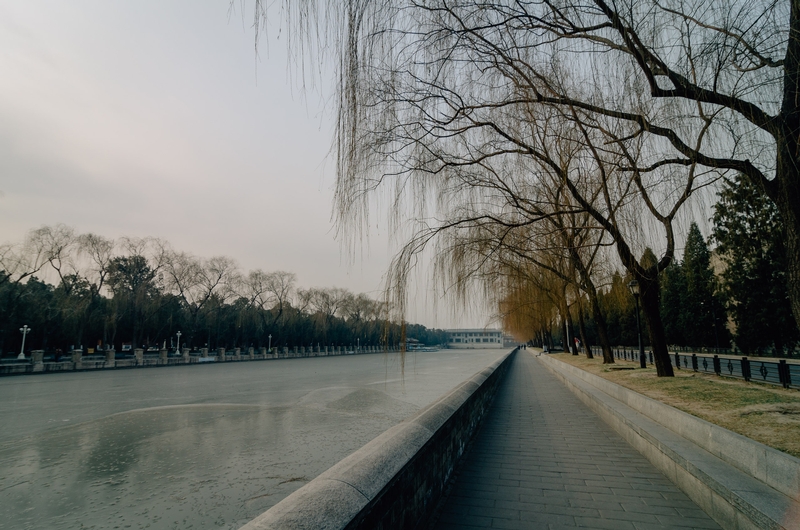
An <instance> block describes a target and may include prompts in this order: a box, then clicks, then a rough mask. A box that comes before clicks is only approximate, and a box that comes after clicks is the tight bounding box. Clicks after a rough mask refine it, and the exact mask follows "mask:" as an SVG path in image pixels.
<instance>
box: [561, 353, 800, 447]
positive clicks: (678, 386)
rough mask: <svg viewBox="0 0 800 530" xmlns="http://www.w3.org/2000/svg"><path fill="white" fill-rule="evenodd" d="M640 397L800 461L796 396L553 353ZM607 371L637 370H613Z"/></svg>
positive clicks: (734, 382) (767, 387) (798, 397)
mask: <svg viewBox="0 0 800 530" xmlns="http://www.w3.org/2000/svg"><path fill="white" fill-rule="evenodd" d="M553 357H554V358H556V359H558V360H560V361H564V362H567V363H569V364H571V365H573V366H577V367H579V368H582V369H583V370H586V371H587V372H591V373H593V374H596V375H599V376H600V377H603V378H605V379H608V380H609V381H613V382H615V383H617V384H620V385H622V386H624V387H626V388H629V389H631V390H633V391H635V392H639V393H640V394H644V395H645V396H648V397H650V398H653V399H657V400H659V401H661V402H663V403H666V404H668V405H672V406H673V407H675V408H677V409H680V410H682V411H684V412H688V413H689V414H693V415H695V416H697V417H698V418H702V419H704V420H706V421H709V422H711V423H715V424H717V425H719V426H721V427H725V428H726V429H730V430H731V431H734V432H737V433H739V434H742V435H744V436H747V437H748V438H752V439H753V440H756V441H758V442H761V443H763V444H765V445H768V446H770V447H773V448H775V449H778V450H780V451H784V452H786V453H789V454H790V455H793V456H796V457H800V392H798V391H797V390H786V389H783V388H781V387H776V386H773V385H766V384H762V383H753V382H749V383H748V382H745V381H742V380H737V379H728V378H725V377H719V376H715V375H708V374H701V373H695V372H692V371H690V370H676V374H675V377H661V378H660V377H657V376H656V370H655V368H646V369H641V368H638V365H639V363H638V361H637V362H628V361H620V360H617V361H616V363H615V364H613V365H604V364H603V361H602V359H587V358H586V357H585V356H583V355H580V356H573V355H565V354H563V353H562V354H556V355H553ZM610 367H616V368H623V367H636V368H635V369H634V370H619V369H618V370H614V369H609V368H610Z"/></svg>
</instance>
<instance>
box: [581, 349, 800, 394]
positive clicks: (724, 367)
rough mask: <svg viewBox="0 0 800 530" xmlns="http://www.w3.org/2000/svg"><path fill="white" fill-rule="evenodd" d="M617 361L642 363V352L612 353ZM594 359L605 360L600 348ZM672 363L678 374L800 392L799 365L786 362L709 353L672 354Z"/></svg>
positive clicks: (649, 356) (647, 356) (649, 360)
mask: <svg viewBox="0 0 800 530" xmlns="http://www.w3.org/2000/svg"><path fill="white" fill-rule="evenodd" d="M612 352H613V354H614V358H615V359H619V360H624V361H635V362H638V361H639V352H638V351H637V350H635V349H633V348H614V349H612ZM592 355H594V356H596V357H597V356H600V357H602V355H603V352H602V350H601V349H600V348H599V347H593V348H592ZM669 357H670V363H671V364H672V366H673V367H674V368H677V369H678V370H692V371H694V372H702V373H708V374H712V373H713V374H716V375H719V376H723V377H733V378H735V379H743V380H745V381H758V382H760V383H769V384H773V385H781V386H782V387H783V388H800V363H797V362H791V361H789V362H787V361H786V360H785V359H762V358H756V359H752V358H748V357H734V356H723V357H720V356H719V355H712V354H706V353H682V352H678V351H676V352H674V353H671V354H670V356H669ZM645 359H646V361H647V364H649V365H653V352H652V351H647V352H645Z"/></svg>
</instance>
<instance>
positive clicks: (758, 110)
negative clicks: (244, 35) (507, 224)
mask: <svg viewBox="0 0 800 530" xmlns="http://www.w3.org/2000/svg"><path fill="white" fill-rule="evenodd" d="M280 5H281V6H283V14H284V15H285V18H286V21H287V23H286V27H287V28H288V29H289V30H290V40H291V41H292V42H293V45H294V47H293V48H292V50H293V53H294V54H295V56H296V57H298V58H299V59H300V61H301V71H304V72H308V73H311V72H313V70H314V68H315V65H317V64H321V63H320V62H319V61H321V62H322V64H326V63H325V61H327V60H328V59H333V60H334V64H335V65H336V80H337V99H336V102H337V110H338V115H337V116H338V118H337V131H336V132H337V135H336V146H335V153H336V156H337V174H338V176H337V191H336V218H337V221H338V227H339V229H340V231H341V233H344V234H347V235H349V236H352V237H353V238H354V240H358V239H359V238H360V237H361V236H362V231H363V229H364V227H366V226H368V221H369V215H370V205H372V204H374V202H375V201H377V202H380V203H381V204H382V205H384V213H387V214H388V218H389V220H390V221H391V227H390V231H391V232H392V233H397V234H410V236H409V237H408V238H407V240H406V245H405V246H404V247H403V249H402V250H401V252H400V253H399V255H398V257H397V259H396V260H395V262H394V264H393V266H392V270H391V271H390V275H389V282H388V285H389V287H390V289H391V291H392V292H393V293H395V295H396V297H397V299H398V301H399V302H400V303H399V304H398V305H397V307H399V308H400V309H402V307H403V306H402V302H403V300H404V293H405V286H406V285H407V281H408V278H409V273H410V269H411V267H412V265H413V264H414V263H415V260H416V259H417V258H418V257H419V255H420V253H421V252H422V251H423V250H424V249H426V248H428V246H429V243H431V242H432V241H434V240H435V239H436V238H437V237H439V235H441V234H442V233H444V232H447V231H449V230H452V229H453V228H454V227H457V226H459V225H461V224H462V223H463V222H464V220H465V219H466V220H469V222H483V221H485V222H487V223H488V222H499V223H500V224H502V221H501V220H497V219H496V218H495V217H496V212H498V211H504V210H505V209H508V208H516V209H520V210H522V211H525V212H526V213H530V214H531V217H532V218H533V219H536V217H537V214H536V213H535V208H531V206H532V205H533V204H535V203H536V201H538V200H540V199H539V197H540V195H539V194H537V193H536V190H537V189H538V188H540V187H542V186H543V185H545V184H544V182H545V181H547V180H549V179H551V178H552V177H553V175H555V176H557V178H558V179H559V180H560V182H561V183H562V184H563V186H564V189H565V191H566V193H568V194H569V195H570V197H571V202H572V203H573V204H574V205H575V207H576V208H578V209H580V210H581V211H584V212H586V213H587V214H588V215H589V216H590V217H591V219H592V222H593V223H594V224H595V225H596V226H597V227H599V229H601V230H603V231H604V232H605V233H606V235H607V237H608V239H609V240H610V241H611V242H613V244H614V248H615V251H616V256H617V259H618V260H619V261H620V262H621V263H622V265H623V266H624V267H625V268H626V269H627V271H628V272H629V273H630V274H631V276H632V277H633V278H634V279H636V280H638V282H639V284H640V286H641V288H642V302H643V311H644V314H645V322H646V324H647V328H648V330H649V333H650V337H651V342H652V344H653V353H654V357H655V360H656V367H657V370H658V373H659V375H671V374H672V368H671V366H670V364H669V362H668V355H667V351H666V343H665V339H664V330H663V325H662V323H661V320H660V315H659V312H658V306H659V301H658V293H659V288H658V273H659V271H661V270H663V269H664V268H665V267H666V266H667V265H669V263H670V262H671V261H672V259H673V253H674V248H675V233H674V227H673V224H674V222H675V219H676V216H677V215H678V212H679V211H680V210H681V209H682V208H683V207H684V206H685V205H686V204H687V202H689V200H690V198H691V197H692V196H696V195H697V192H698V190H700V189H702V188H703V187H705V186H708V185H710V184H713V183H714V182H716V181H717V180H718V179H719V178H720V176H721V175H725V174H727V173H728V172H740V173H742V174H744V175H746V176H747V177H748V178H749V179H751V180H752V181H753V182H755V183H756V184H757V185H758V186H759V189H761V190H763V193H765V194H766V195H768V196H769V197H770V198H771V199H772V200H773V201H774V202H775V203H776V205H777V206H778V209H779V210H780V212H781V215H782V216H783V218H784V221H785V223H786V226H787V251H788V253H789V255H790V259H789V262H790V263H791V268H790V271H789V275H788V284H789V293H790V298H791V300H792V308H793V311H794V313H795V315H796V316H798V317H800V172H799V171H800V170H798V164H797V162H798V157H800V149H798V145H800V112H799V111H798V102H800V96H798V91H799V90H800V88H798V87H799V85H798V81H800V75H799V74H800V62H798V61H799V59H800V54H799V53H798V51H800V50H798V46H800V38H798V35H800V3H798V2H788V1H781V2H778V1H775V2H762V3H756V4H753V3H752V2H748V3H745V2H738V1H736V0H722V1H714V2H707V1H701V0H667V1H666V2H661V3H654V2H640V1H638V0H620V1H617V2H607V1H605V0H592V1H590V2H588V3H577V4H576V3H571V2H564V1H555V2H553V1H548V0H544V1H532V2H492V3H489V4H487V3H485V2H469V1H466V2H459V3H450V2H444V1H437V0H431V1H425V2H415V1H408V2H407V1H402V0H401V1H388V0H374V1H368V0H347V1H343V2H332V1H312V0H305V1H303V0H298V1H295V2H292V1H289V0H284V2H282V3H280ZM267 15H268V13H267V9H266V2H264V1H263V0H257V8H256V19H255V20H256V25H257V26H258V25H259V24H262V23H263V21H264V19H265V17H267ZM790 30H791V31H790ZM306 67H307V68H306ZM304 79H305V78H304ZM543 168H547V170H546V171H542V169H543ZM509 197H511V199H510V200H509V199H508V198H509ZM555 206H560V205H555ZM529 210H530V211H529ZM550 210H552V208H551V209H550ZM525 222H533V221H530V220H526V221H525ZM648 246H649V247H652V248H653V249H655V250H656V252H657V254H658V256H657V257H658V259H657V260H656V262H655V263H653V264H646V263H643V262H642V260H641V259H637V256H641V255H642V254H643V249H644V248H646V247H648ZM454 292H458V290H457V289H456V290H454ZM798 320H800V319H798Z"/></svg>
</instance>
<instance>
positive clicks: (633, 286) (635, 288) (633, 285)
mask: <svg viewBox="0 0 800 530" xmlns="http://www.w3.org/2000/svg"><path fill="white" fill-rule="evenodd" d="M628 289H630V290H631V294H632V295H633V299H634V300H636V331H637V333H638V334H639V366H640V367H642V368H647V360H646V359H645V356H644V346H643V345H642V324H641V322H640V321H639V294H640V290H639V289H640V288H639V282H637V281H636V280H631V281H630V283H628Z"/></svg>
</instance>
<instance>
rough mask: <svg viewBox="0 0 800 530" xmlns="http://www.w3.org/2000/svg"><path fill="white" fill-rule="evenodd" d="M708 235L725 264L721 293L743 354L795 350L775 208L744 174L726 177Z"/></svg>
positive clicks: (794, 328)
mask: <svg viewBox="0 0 800 530" xmlns="http://www.w3.org/2000/svg"><path fill="white" fill-rule="evenodd" d="M713 220H714V230H713V233H712V236H713V238H714V240H715V241H716V242H717V243H718V247H717V250H718V252H719V253H720V255H721V257H722V259H723V261H724V263H725V266H726V268H725V271H724V272H723V274H722V278H723V285H722V287H723V291H724V294H725V297H726V303H727V307H728V310H729V311H730V313H731V316H732V317H733V321H734V322H735V324H736V335H735V339H736V346H737V347H738V348H740V349H741V350H742V351H744V352H746V353H759V352H764V351H765V350H766V349H767V348H772V347H774V348H775V349H776V350H778V351H779V352H782V351H784V349H786V348H788V349H790V350H793V349H794V346H795V344H796V343H797V341H798V338H799V337H798V329H797V323H796V322H795V320H794V317H793V315H792V312H791V306H790V303H789V298H788V291H787V288H786V285H787V284H786V271H787V263H786V252H785V248H784V242H785V230H784V226H783V222H782V220H781V218H780V215H779V213H778V211H777V208H776V207H775V205H774V204H773V203H771V202H770V201H769V200H768V199H766V198H764V196H763V193H762V192H761V191H760V190H758V189H757V188H756V187H755V186H754V185H753V184H752V183H751V182H750V181H749V180H748V179H747V178H745V177H744V176H741V175H739V176H737V177H736V178H735V179H733V181H726V182H725V185H724V187H723V189H722V191H721V192H720V194H719V202H718V203H717V204H716V205H715V206H714V217H713Z"/></svg>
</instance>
